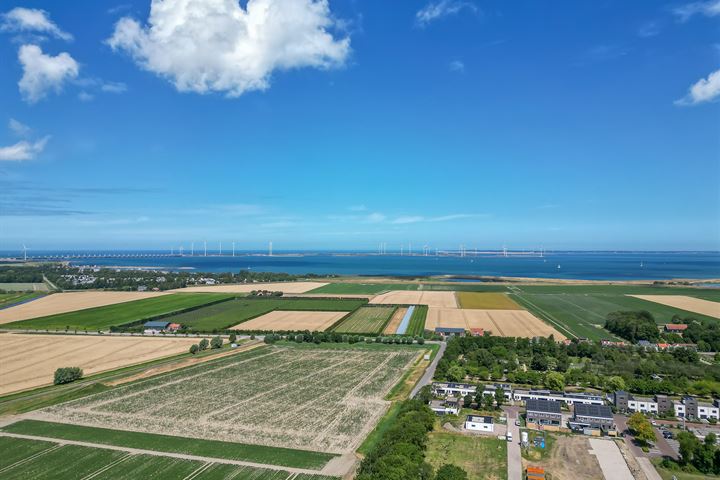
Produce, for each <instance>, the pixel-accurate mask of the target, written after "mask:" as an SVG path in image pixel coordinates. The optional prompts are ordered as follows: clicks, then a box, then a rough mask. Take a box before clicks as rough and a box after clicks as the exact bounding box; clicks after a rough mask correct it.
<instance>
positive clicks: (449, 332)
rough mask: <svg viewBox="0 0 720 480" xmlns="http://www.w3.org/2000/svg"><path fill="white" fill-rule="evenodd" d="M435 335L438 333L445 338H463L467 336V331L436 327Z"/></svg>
mask: <svg viewBox="0 0 720 480" xmlns="http://www.w3.org/2000/svg"><path fill="white" fill-rule="evenodd" d="M435 333H438V334H440V335H442V336H443V337H462V336H463V335H465V329H464V328H452V327H435Z"/></svg>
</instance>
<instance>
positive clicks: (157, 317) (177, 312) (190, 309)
mask: <svg viewBox="0 0 720 480" xmlns="http://www.w3.org/2000/svg"><path fill="white" fill-rule="evenodd" d="M237 298H238V297H228V298H220V299H218V300H214V301H212V302H209V303H203V304H202V305H195V306H192V307H187V308H183V309H181V310H175V311H173V312H169V313H161V314H159V315H153V316H150V317H144V318H140V319H138V320H135V321H133V322H128V323H123V324H122V325H117V326H116V327H115V328H132V327H136V326H138V325H140V324H141V323H143V322H151V321H153V320H160V319H163V318H169V317H174V316H176V315H180V314H183V313H188V312H193V311H195V310H199V309H201V308H205V307H211V306H213V305H217V304H219V303H223V302H228V301H230V300H235V299H237Z"/></svg>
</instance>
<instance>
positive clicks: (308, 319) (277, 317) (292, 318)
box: [231, 310, 348, 332]
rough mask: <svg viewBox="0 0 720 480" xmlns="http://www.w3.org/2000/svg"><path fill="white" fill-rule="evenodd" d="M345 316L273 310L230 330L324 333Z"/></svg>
mask: <svg viewBox="0 0 720 480" xmlns="http://www.w3.org/2000/svg"><path fill="white" fill-rule="evenodd" d="M347 314H348V313H347V312H309V311H299V312H298V311H291V310H275V311H272V312H269V313H266V314H264V315H260V316H259V317H255V318H253V319H252V320H248V321H246V322H243V323H240V324H238V325H235V326H234V327H232V328H231V330H245V331H275V332H277V331H297V330H309V331H311V332H315V331H317V332H324V331H325V330H327V329H328V328H330V327H331V326H332V325H333V324H335V323H336V322H337V321H338V320H340V319H341V318H343V317H344V316H346V315H347Z"/></svg>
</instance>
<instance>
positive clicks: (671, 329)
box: [665, 323, 688, 335]
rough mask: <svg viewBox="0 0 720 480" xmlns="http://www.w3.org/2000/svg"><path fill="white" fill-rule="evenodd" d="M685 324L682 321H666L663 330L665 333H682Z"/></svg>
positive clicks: (685, 327)
mask: <svg viewBox="0 0 720 480" xmlns="http://www.w3.org/2000/svg"><path fill="white" fill-rule="evenodd" d="M687 327H688V326H687V325H686V324H684V323H668V324H666V325H665V331H666V332H667V333H677V334H678V335H682V334H683V332H684V331H685V330H687Z"/></svg>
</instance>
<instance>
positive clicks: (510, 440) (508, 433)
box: [505, 432, 512, 442]
mask: <svg viewBox="0 0 720 480" xmlns="http://www.w3.org/2000/svg"><path fill="white" fill-rule="evenodd" d="M505 439H506V440H507V441H508V442H512V432H507V435H505Z"/></svg>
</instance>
